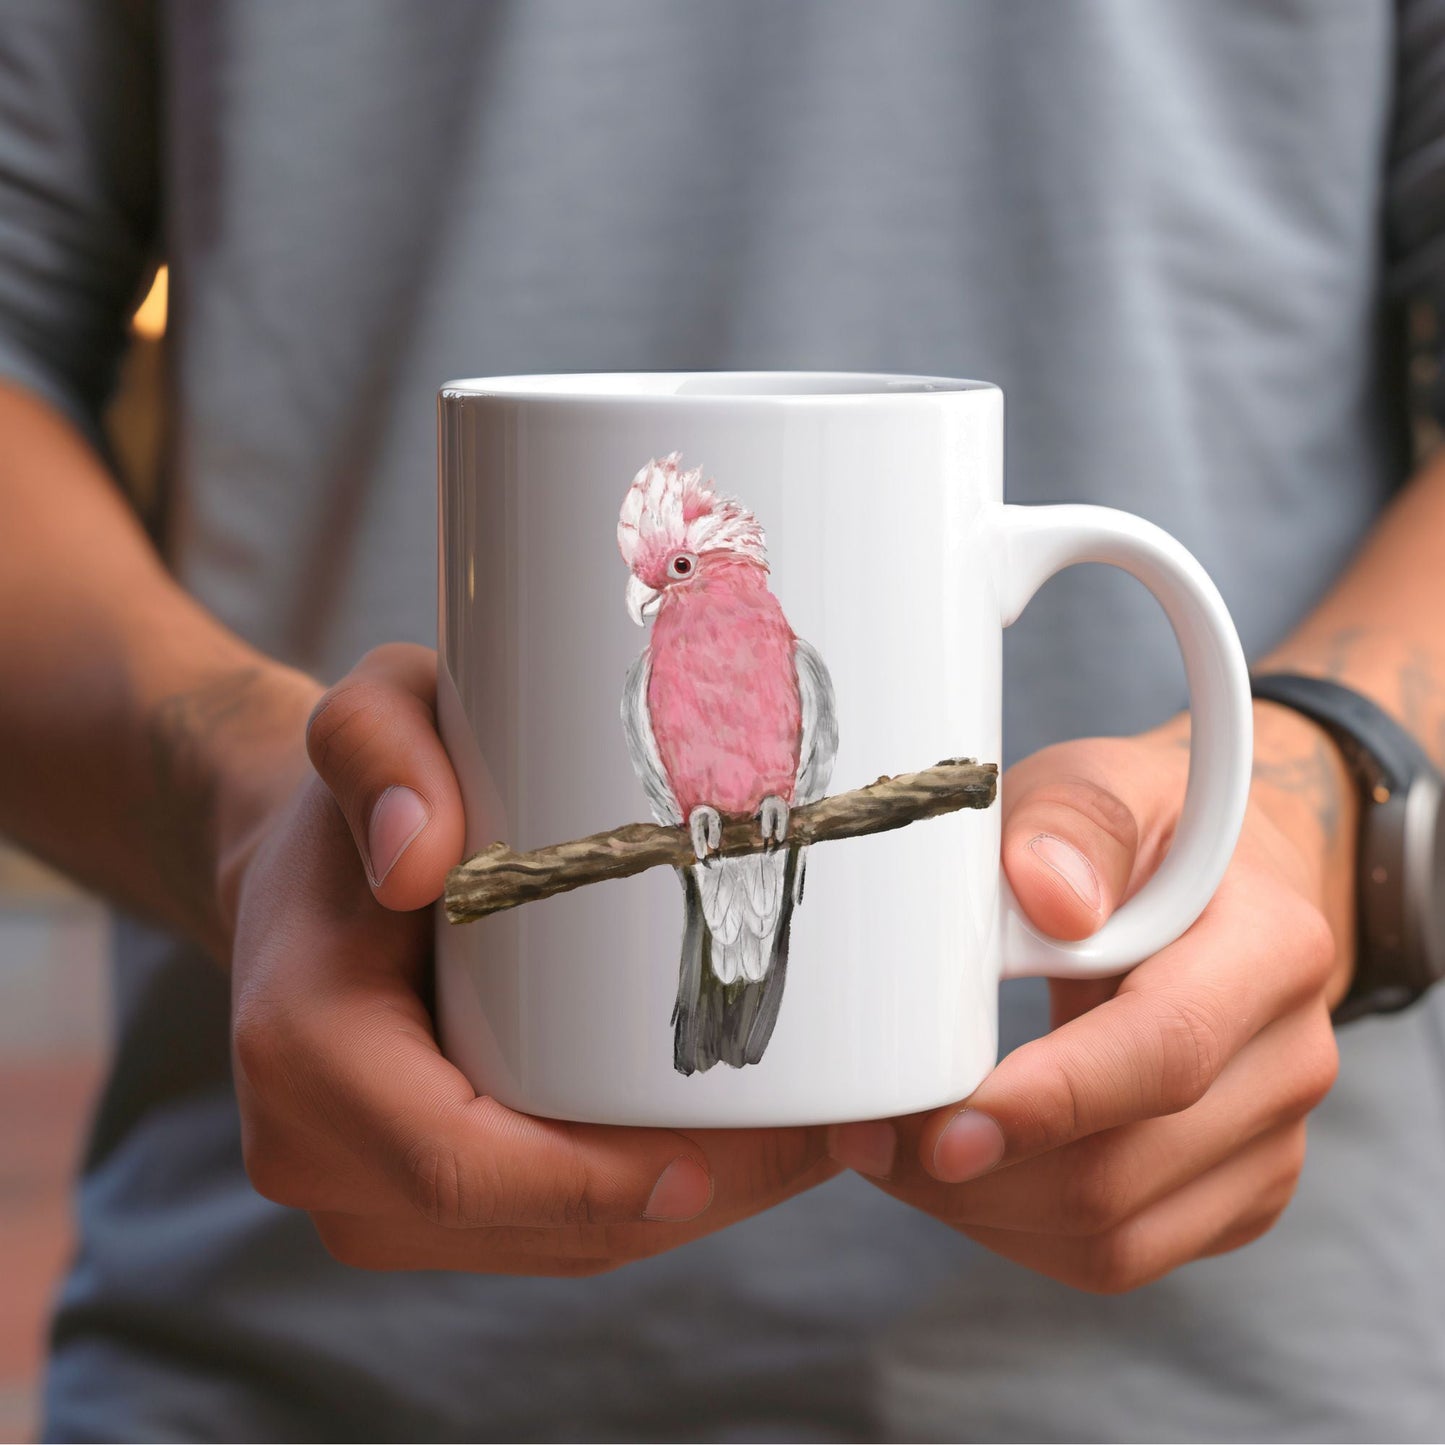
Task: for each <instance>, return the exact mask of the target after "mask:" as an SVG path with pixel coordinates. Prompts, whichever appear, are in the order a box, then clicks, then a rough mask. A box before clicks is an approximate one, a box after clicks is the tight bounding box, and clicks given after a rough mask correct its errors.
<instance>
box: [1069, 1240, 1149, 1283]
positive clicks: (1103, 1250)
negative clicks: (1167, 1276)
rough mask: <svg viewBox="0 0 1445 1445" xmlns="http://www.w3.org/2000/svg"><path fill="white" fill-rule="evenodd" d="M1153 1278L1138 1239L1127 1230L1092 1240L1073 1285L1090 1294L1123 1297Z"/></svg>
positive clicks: (1082, 1252) (1079, 1262)
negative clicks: (1137, 1242)
mask: <svg viewBox="0 0 1445 1445" xmlns="http://www.w3.org/2000/svg"><path fill="white" fill-rule="evenodd" d="M1149 1279H1150V1275H1149V1272H1148V1270H1147V1269H1146V1268H1145V1263H1144V1260H1143V1258H1142V1255H1141V1253H1140V1250H1139V1248H1138V1246H1137V1244H1136V1243H1135V1241H1134V1236H1133V1234H1132V1233H1131V1232H1130V1231H1129V1230H1128V1229H1127V1228H1125V1229H1115V1230H1112V1231H1111V1232H1110V1233H1108V1234H1103V1235H1100V1236H1098V1237H1097V1238H1095V1239H1091V1240H1089V1241H1088V1242H1087V1243H1086V1245H1085V1246H1084V1248H1083V1249H1082V1250H1081V1252H1080V1255H1079V1261H1078V1266H1077V1268H1076V1270H1075V1272H1074V1277H1073V1278H1071V1279H1070V1281H1069V1283H1071V1284H1072V1285H1074V1287H1075V1288H1076V1289H1081V1290H1083V1291H1085V1293H1087V1294H1097V1295H1120V1294H1128V1293H1129V1291H1130V1290H1135V1289H1138V1288H1139V1287H1140V1286H1141V1285H1145V1284H1147V1283H1148V1282H1149Z"/></svg>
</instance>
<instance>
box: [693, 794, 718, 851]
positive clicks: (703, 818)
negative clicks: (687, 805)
mask: <svg viewBox="0 0 1445 1445" xmlns="http://www.w3.org/2000/svg"><path fill="white" fill-rule="evenodd" d="M687 826H688V831H689V832H690V833H691V834H692V851H693V852H694V853H696V854H697V861H698V862H699V863H701V862H703V861H704V860H705V859H706V858H707V856H708V854H709V853H716V852H717V850H718V848H719V846H720V845H721V844H722V814H721V813H719V812H718V810H717V809H716V808H712V807H709V806H708V805H707V804H706V803H700V804H698V806H697V807H696V808H694V809H693V810H692V812H691V814H689V816H688V820H687Z"/></svg>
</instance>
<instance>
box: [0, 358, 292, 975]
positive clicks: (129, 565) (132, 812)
mask: <svg viewBox="0 0 1445 1445" xmlns="http://www.w3.org/2000/svg"><path fill="white" fill-rule="evenodd" d="M0 517H3V519H4V526H3V529H0V757H3V758H4V759H5V765H4V766H3V767H0V831H3V832H5V833H7V834H9V835H10V836H11V837H13V838H15V839H16V840H18V841H19V842H20V843H22V844H23V845H24V846H26V847H27V848H30V849H31V850H33V851H34V852H35V853H36V854H38V855H39V856H41V857H43V858H45V859H47V860H48V861H49V862H51V863H53V864H54V865H56V866H57V867H59V868H61V869H62V870H64V871H65V872H67V873H70V874H72V875H73V876H75V877H76V878H78V879H80V880H81V881H82V882H84V883H86V884H87V885H88V886H90V887H92V888H95V889H97V890H98V891H100V892H102V893H104V894H106V895H108V896H110V897H112V898H114V899H116V900H117V901H118V902H120V903H121V904H122V905H124V906H126V907H129V908H132V909H135V910H137V911H139V912H142V913H144V914H147V915H149V916H152V917H154V918H157V919H159V920H160V921H162V922H164V923H166V924H167V925H169V926H171V927H174V928H177V929H180V930H182V931H184V932H185V933H187V934H188V935H190V936H192V937H195V938H197V939H199V940H201V941H202V942H204V943H205V944H207V946H209V947H212V948H215V949H218V950H219V949H220V948H221V947H222V943H221V940H222V938H223V936H224V927H223V924H222V921H221V919H220V916H219V911H218V906H217V902H216V889H215V882H214V880H215V877H216V866H217V849H218V847H219V840H220V837H221V833H222V830H223V825H224V827H225V828H226V829H228V830H231V831H234V828H235V827H236V826H238V821H237V819H236V818H234V817H229V816H223V814H236V813H244V812H245V811H246V810H248V809H250V808H252V807H255V808H257V809H258V810H259V808H261V807H262V806H264V801H265V800H264V797H263V796H262V793H263V791H264V790H266V789H270V788H272V787H274V781H273V778H274V773H275V769H276V759H277V758H278V757H282V756H285V754H286V750H287V746H288V744H290V743H293V742H294V743H295V744H298V745H299V741H300V736H301V727H302V723H303V721H304V718H305V715H306V713H307V711H308V710H309V708H310V706H311V705H312V703H313V702H314V700H315V697H316V696H317V694H318V692H319V688H318V687H317V686H316V685H315V684H314V683H312V682H311V681H310V680H309V679H307V678H305V677H303V676H302V675H301V674H299V673H296V672H293V671H291V670H290V669H287V668H283V667H280V666H279V665H277V664H276V663H274V662H272V661H270V660H268V659H267V658H265V657H264V656H262V655H261V654H259V653H258V652H256V651H255V649H253V648H251V647H249V646H248V645H247V644H245V643H244V642H242V641H241V640H240V639H239V638H237V637H236V636H235V635H234V634H232V633H231V632H229V631H228V630H227V629H225V628H224V627H222V626H221V625H220V624H219V623H218V622H217V621H216V620H215V619H214V618H212V617H211V616H210V615H209V614H207V613H206V612H205V611H204V610H203V609H202V608H201V607H199V606H198V605H197V604H196V603H195V601H194V600H193V599H192V598H190V597H189V596H188V595H187V594H186V593H185V592H184V591H183V590H182V589H181V588H180V587H179V586H178V585H177V584H176V583H175V581H174V580H173V579H172V578H171V577H170V576H169V574H168V573H167V572H166V570H165V568H164V566H163V565H162V563H161V561H160V559H159V558H158V557H157V555H156V553H155V550H154V549H153V547H152V546H151V544H150V542H149V539H148V538H147V537H146V535H145V533H144V531H143V530H142V528H141V527H140V525H139V523H138V522H137V520H136V518H135V516H134V515H133V513H132V512H131V510H130V508H129V507H128V506H127V504H126V502H125V500H124V499H123V498H122V497H121V495H120V494H119V492H118V490H117V488H116V487H115V484H114V482H113V481H112V479H111V478H110V477H109V476H107V474H106V472H105V470H104V467H103V465H102V464H101V462H100V461H99V459H98V458H97V457H96V456H95V454H94V453H93V452H92V451H91V449H90V448H89V447H88V446H87V444H86V443H85V442H84V441H83V440H82V439H81V438H80V437H79V436H78V435H77V434H76V433H75V432H74V430H73V429H72V428H71V427H70V426H69V425H68V424H67V423H66V422H65V421H63V420H62V419H61V418H60V417H58V416H57V415H56V414H55V413H54V412H52V411H50V410H49V409H48V408H47V407H45V406H44V405H42V404H41V403H40V402H38V401H36V400H34V399H33V398H31V397H29V396H28V395H25V394H23V393H21V392H18V391H16V390H13V389H10V388H7V387H3V386H0ZM296 757H297V765H298V768H299V765H300V763H299V760H300V753H299V747H298V748H297V749H296ZM252 776H254V777H255V778H256V779H257V782H256V785H255V787H254V788H252V787H251V786H250V785H249V784H248V782H247V779H248V777H252ZM263 778H264V779H266V781H265V782H264V783H262V782H261V779H263ZM242 821H243V820H242Z"/></svg>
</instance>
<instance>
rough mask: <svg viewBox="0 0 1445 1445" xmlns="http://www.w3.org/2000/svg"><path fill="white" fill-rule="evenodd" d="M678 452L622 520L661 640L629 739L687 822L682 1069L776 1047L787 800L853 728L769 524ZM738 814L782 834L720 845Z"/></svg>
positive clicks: (638, 612)
mask: <svg viewBox="0 0 1445 1445" xmlns="http://www.w3.org/2000/svg"><path fill="white" fill-rule="evenodd" d="M680 460H681V458H680V456H679V454H678V453H677V452H674V453H672V455H671V456H668V457H666V458H664V459H663V460H662V461H652V462H649V463H648V464H647V465H646V466H645V467H643V468H642V470H641V471H640V472H638V473H637V475H636V476H635V477H634V478H633V481H632V487H631V489H630V490H629V491H628V493H627V497H626V500H625V501H624V502H623V504H622V514H621V517H620V518H619V520H618V523H617V544H618V546H619V548H620V549H621V551H622V559H623V561H624V562H626V563H627V565H628V567H629V568H630V569H631V572H632V575H631V576H630V577H629V578H628V580H627V610H628V612H629V613H630V614H631V616H632V620H633V621H634V622H636V623H637V624H638V625H639V626H642V625H644V624H645V623H646V621H647V620H648V619H651V620H652V639H651V641H650V643H649V644H648V646H647V647H646V649H644V651H643V653H642V655H641V656H640V657H639V658H638V659H637V661H636V662H635V663H634V664H633V666H632V668H631V670H630V671H629V673H628V675H627V683H626V686H625V688H624V690H623V695H622V722H623V727H624V729H625V730H626V734H627V746H628V751H629V753H630V754H631V757H632V766H633V767H634V768H635V769H636V771H637V775H638V777H639V778H640V779H641V781H642V786H643V788H644V790H645V791H646V793H647V797H648V801H649V802H650V803H651V805H652V811H653V814H654V816H655V817H656V818H657V820H658V821H659V822H660V823H670V824H674V825H680V824H684V823H685V824H686V825H687V828H688V830H689V831H690V833H691V835H692V844H693V850H694V852H695V853H696V854H697V860H698V861H697V863H696V864H694V865H692V866H690V867H687V868H680V869H678V877H679V878H680V879H681V880H682V887H683V908H684V926H683V938H682V960H681V965H680V976H679V979H678V989H677V1005H676V1007H675V1008H674V1010H673V1015H672V1022H673V1027H674V1035H673V1062H674V1064H675V1066H676V1068H677V1069H678V1071H679V1072H680V1073H683V1074H691V1073H695V1072H700V1071H702V1070H705V1069H710V1068H711V1067H712V1066H713V1065H714V1064H715V1063H717V1062H718V1061H719V1060H721V1061H722V1062H723V1063H726V1064H731V1065H732V1066H733V1067H734V1068H741V1067H742V1066H743V1065H745V1064H755V1063H757V1062H758V1060H759V1059H761V1058H762V1056H763V1050H764V1049H766V1048H767V1045H768V1040H769V1038H770V1037H771V1036H772V1032H773V1026H774V1024H775V1023H776V1022H777V1018H778V1006H779V1004H780V1003H781V1001H782V995H783V983H784V979H785V977H786V973H787V964H788V930H789V926H790V923H791V921H792V913H793V908H794V907H795V906H796V905H797V904H798V903H800V902H801V901H802V893H803V886H802V885H803V856H802V855H803V851H804V850H803V849H802V848H801V847H798V846H787V845H786V839H787V835H788V815H789V809H790V808H791V807H792V806H794V805H795V804H800V803H811V802H813V801H815V800H816V799H818V798H820V797H822V796H823V794H824V793H825V792H826V790H827V787H828V779H829V777H830V775H831V774H832V771H833V757H834V754H835V753H836V752H837V747H838V728H837V721H836V715H835V710H834V702H833V684H832V681H831V680H830V678H829V676H828V669H827V668H826V667H825V666H824V665H823V659H822V658H821V657H820V656H819V655H818V653H817V651H816V650H815V649H814V648H812V647H811V646H809V645H808V643H806V642H804V641H803V640H802V639H801V638H798V637H796V636H794V634H793V630H792V628H791V627H789V626H788V620H787V618H786V617H784V616H783V609H782V607H781V606H780V605H779V603H778V599H777V598H776V597H774V596H773V594H772V592H771V591H770V590H769V589H768V560H767V551H766V548H765V546H764V539H763V530H762V528H761V527H760V526H759V525H758V523H757V520H756V519H755V518H754V517H753V515H752V513H751V512H749V511H747V510H746V509H745V508H744V507H743V506H742V505H741V504H740V503H739V502H737V501H735V500H733V499H732V498H729V497H721V496H718V495H717V494H716V493H715V492H714V491H713V484H712V482H711V481H704V480H703V477H702V473H701V471H699V470H694V471H684V470H682V468H681V467H680V465H679V463H680ZM724 817H746V818H756V819H757V821H758V827H759V829H760V831H761V834H762V837H763V839H764V840H766V841H767V842H768V843H769V845H770V846H769V847H768V848H767V849H766V850H765V851H763V852H758V853H751V854H747V855H745V856H741V857H730V858H724V857H720V856H717V855H716V853H715V850H716V848H717V846H718V843H719V840H720V837H721V832H722V820H723V818H724Z"/></svg>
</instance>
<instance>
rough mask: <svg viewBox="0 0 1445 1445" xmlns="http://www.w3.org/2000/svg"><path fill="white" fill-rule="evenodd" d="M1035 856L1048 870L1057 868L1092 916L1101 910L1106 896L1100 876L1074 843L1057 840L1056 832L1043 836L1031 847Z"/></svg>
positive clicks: (1043, 834) (1042, 834) (1057, 871)
mask: <svg viewBox="0 0 1445 1445" xmlns="http://www.w3.org/2000/svg"><path fill="white" fill-rule="evenodd" d="M1029 847H1030V848H1032V849H1033V851H1034V855H1035V856H1036V857H1037V858H1038V859H1039V861H1040V862H1042V863H1043V864H1044V865H1045V866H1046V867H1048V868H1051V869H1053V871H1054V872H1055V873H1057V874H1058V875H1059V877H1060V878H1062V879H1063V880H1064V882H1065V883H1067V884H1068V885H1069V889H1070V891H1071V892H1072V893H1073V894H1074V896H1075V897H1076V898H1078V900H1079V902H1080V903H1082V904H1083V905H1084V907H1085V908H1087V909H1088V910H1089V911H1090V912H1091V913H1097V912H1098V911H1099V905H1100V904H1101V903H1102V902H1103V901H1104V895H1103V893H1102V892H1101V891H1100V889H1099V875H1098V874H1097V873H1095V872H1094V865H1093V864H1092V863H1090V862H1089V860H1088V859H1087V858H1085V857H1084V855H1083V854H1082V853H1080V852H1079V850H1078V849H1077V848H1075V847H1074V846H1073V844H1071V843H1065V842H1064V840H1063V839H1062V838H1055V837H1054V835H1053V834H1052V833H1040V834H1039V836H1038V837H1037V838H1035V839H1034V840H1033V842H1032V843H1030V844H1029Z"/></svg>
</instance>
